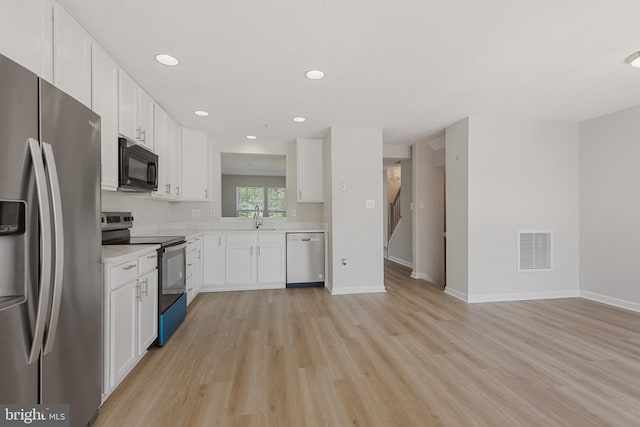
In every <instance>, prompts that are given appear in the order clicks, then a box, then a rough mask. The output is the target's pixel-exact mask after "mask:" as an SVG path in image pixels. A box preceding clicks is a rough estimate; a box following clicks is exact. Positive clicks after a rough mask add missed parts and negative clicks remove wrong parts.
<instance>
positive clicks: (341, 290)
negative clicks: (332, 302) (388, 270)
mask: <svg viewBox="0 0 640 427" xmlns="http://www.w3.org/2000/svg"><path fill="white" fill-rule="evenodd" d="M384 292H387V290H386V289H385V288H384V285H381V286H345V287H336V288H332V289H331V295H347V294H377V293H384Z"/></svg>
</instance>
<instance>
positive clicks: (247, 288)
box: [198, 283, 286, 293]
mask: <svg viewBox="0 0 640 427" xmlns="http://www.w3.org/2000/svg"><path fill="white" fill-rule="evenodd" d="M284 288H286V285H285V284H284V283H271V284H267V285H256V284H251V285H222V286H205V287H202V288H200V289H199V290H198V292H199V293H200V292H232V291H259V290H263V289H284Z"/></svg>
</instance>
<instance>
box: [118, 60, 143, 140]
mask: <svg viewBox="0 0 640 427" xmlns="http://www.w3.org/2000/svg"><path fill="white" fill-rule="evenodd" d="M137 86H138V85H137V84H136V82H134V81H133V79H132V78H131V77H130V76H129V74H127V73H126V72H125V71H124V70H123V69H122V68H121V69H120V71H119V73H118V130H119V132H120V135H123V136H125V137H126V138H128V139H130V140H132V141H137V140H138V136H139V134H138V133H137V132H136V131H137V130H138V129H136V126H137V118H136V114H137V108H138V107H137V103H138V100H137V89H136V88H137Z"/></svg>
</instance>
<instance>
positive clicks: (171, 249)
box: [163, 242, 187, 254]
mask: <svg viewBox="0 0 640 427" xmlns="http://www.w3.org/2000/svg"><path fill="white" fill-rule="evenodd" d="M163 249H164V253H166V254H168V253H171V252H178V251H181V250H184V249H187V243H186V242H185V243H180V244H179V245H174V246H167V247H165V248H163Z"/></svg>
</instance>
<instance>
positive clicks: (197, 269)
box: [193, 237, 204, 295]
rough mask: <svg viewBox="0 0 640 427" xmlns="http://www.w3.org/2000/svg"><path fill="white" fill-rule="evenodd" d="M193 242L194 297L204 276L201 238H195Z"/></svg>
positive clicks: (200, 286) (200, 287)
mask: <svg viewBox="0 0 640 427" xmlns="http://www.w3.org/2000/svg"><path fill="white" fill-rule="evenodd" d="M193 240H194V242H195V250H194V255H195V259H194V260H193V280H194V282H195V291H196V295H198V293H199V292H200V289H202V285H203V283H204V276H203V274H204V272H203V265H202V264H203V259H202V258H203V257H202V252H203V246H204V245H203V238H202V237H196V238H195V239H193Z"/></svg>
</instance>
